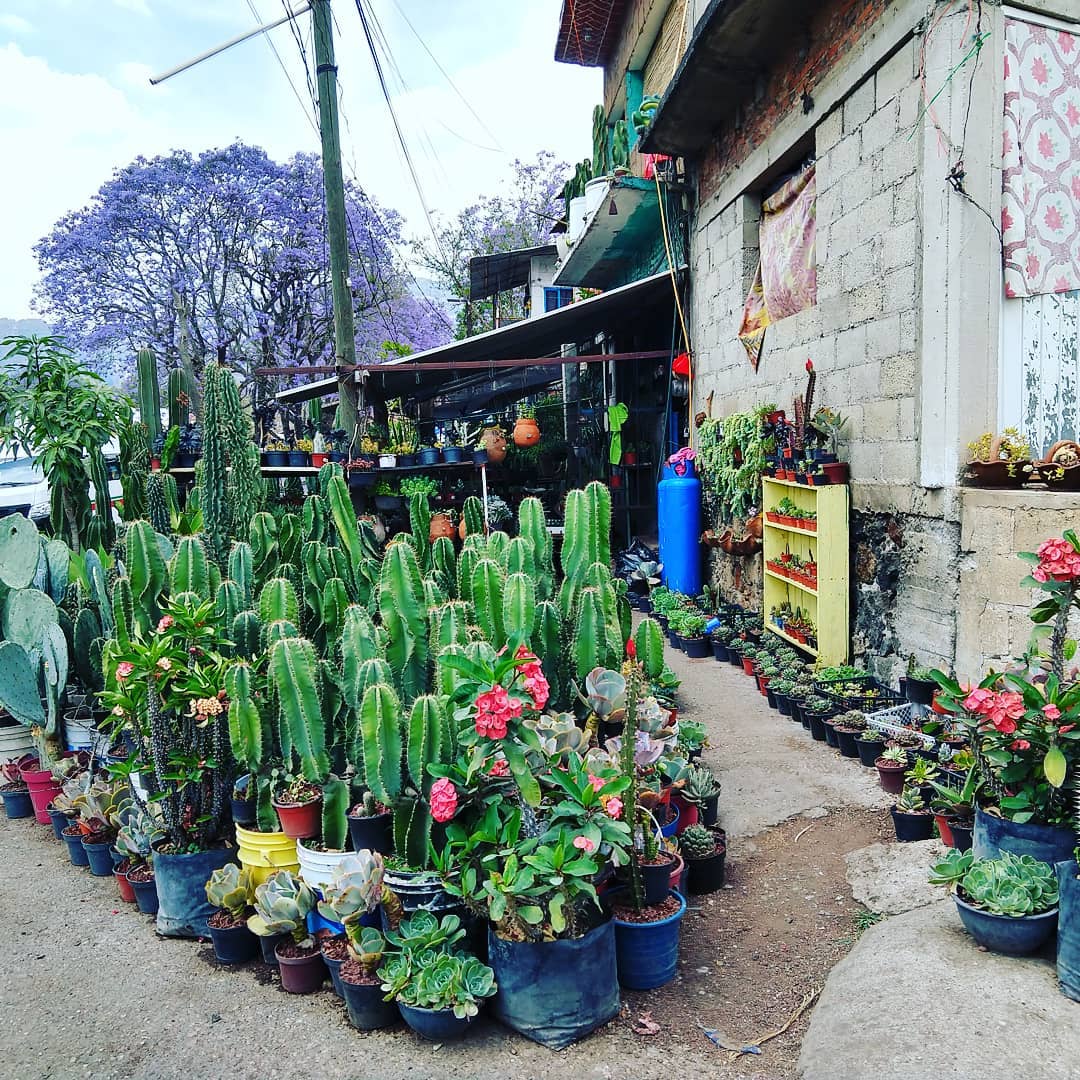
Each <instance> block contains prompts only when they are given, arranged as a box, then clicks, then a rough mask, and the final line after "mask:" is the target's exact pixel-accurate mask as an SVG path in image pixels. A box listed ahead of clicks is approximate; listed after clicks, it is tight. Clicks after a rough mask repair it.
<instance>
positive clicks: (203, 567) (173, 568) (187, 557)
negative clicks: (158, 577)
mask: <svg viewBox="0 0 1080 1080" xmlns="http://www.w3.org/2000/svg"><path fill="white" fill-rule="evenodd" d="M154 543H155V544H156V543H157V541H156V540H155V541H154ZM177 593H194V594H195V595H196V596H198V597H199V598H200V599H202V600H209V599H211V597H212V593H211V591H210V567H209V565H208V562H207V558H206V548H204V547H203V545H202V542H201V541H200V540H199V538H198V537H195V536H181V537H180V539H179V540H178V541H177V543H176V551H175V552H174V554H173V557H172V558H171V559H170V560H169V595H170V596H173V597H175V596H176V594H177Z"/></svg>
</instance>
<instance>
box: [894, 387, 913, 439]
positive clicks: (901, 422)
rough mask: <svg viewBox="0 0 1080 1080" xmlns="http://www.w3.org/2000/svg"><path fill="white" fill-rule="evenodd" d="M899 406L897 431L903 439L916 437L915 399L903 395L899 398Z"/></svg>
mask: <svg viewBox="0 0 1080 1080" xmlns="http://www.w3.org/2000/svg"><path fill="white" fill-rule="evenodd" d="M897 403H898V406H899V409H898V413H897V420H896V433H897V435H899V436H900V438H901V439H914V438H915V399H914V398H913V397H902V398H898V399H897Z"/></svg>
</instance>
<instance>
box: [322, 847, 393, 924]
mask: <svg viewBox="0 0 1080 1080" xmlns="http://www.w3.org/2000/svg"><path fill="white" fill-rule="evenodd" d="M384 869H385V867H384V864H383V859H382V856H381V855H380V854H379V853H378V852H377V851H367V850H364V851H358V852H357V853H356V854H355V855H348V856H346V857H345V858H344V859H342V860H341V861H340V862H339V863H338V864H337V866H335V867H334V876H333V877H332V878H331V880H330V882H329V884H327V885H326V886H324V888H323V899H322V900H320V901H319V914H321V915H322V916H324V917H325V918H327V919H330V920H331V921H333V922H339V923H342V924H343V925H344V927H345V930H346V933H348V934H349V940H350V943H351V942H352V940H353V937H354V931H355V932H356V934H358V933H359V930H360V919H361V918H362V917H363V916H364V915H367V914H369V913H370V912H372V911H374V910H375V907H376V905H377V904H378V903H379V900H380V899H381V898H382V892H383V872H384Z"/></svg>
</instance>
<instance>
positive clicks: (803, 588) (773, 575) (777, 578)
mask: <svg viewBox="0 0 1080 1080" xmlns="http://www.w3.org/2000/svg"><path fill="white" fill-rule="evenodd" d="M765 576H766V577H771V578H772V579H773V580H774V581H782V582H783V583H784V584H785V585H790V586H791V587H792V588H795V589H798V590H799V592H804V593H806V594H807V595H808V596H817V594H818V591H817V589H811V588H810V586H809V585H803V584H801V583H800V582H798V581H794V580H792V579H791V578H788V577H784V575H783V574H778V573H777V572H776V571H775V570H770V569H769V568H768V567H767V566H766V567H765Z"/></svg>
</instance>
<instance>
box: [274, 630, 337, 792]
mask: <svg viewBox="0 0 1080 1080" xmlns="http://www.w3.org/2000/svg"><path fill="white" fill-rule="evenodd" d="M269 674H270V678H271V681H272V683H273V686H274V692H275V695H276V697H277V701H278V708H279V717H280V731H281V736H280V739H281V743H282V746H283V747H284V745H285V744H286V743H288V744H289V746H290V747H291V748H292V751H293V753H294V754H295V755H296V757H297V758H298V759H299V762H300V768H301V771H302V772H303V774H304V778H305V779H306V780H310V781H311V782H312V783H321V782H322V781H323V780H325V779H326V775H327V773H328V772H329V771H330V760H329V758H328V756H327V753H326V727H325V723H324V720H323V713H322V701H321V698H320V687H319V665H318V658H317V657H316V655H315V649H314V647H313V646H312V644H311V642H310V641H306V640H304V639H303V638H286V639H284V640H281V641H276V642H274V644H273V646H272V647H271V649H270V668H269Z"/></svg>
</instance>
